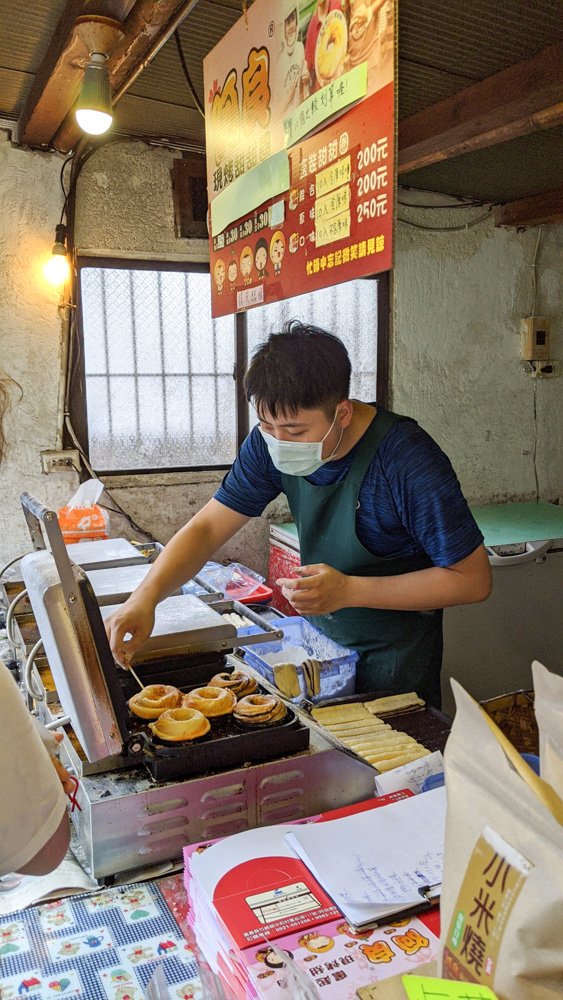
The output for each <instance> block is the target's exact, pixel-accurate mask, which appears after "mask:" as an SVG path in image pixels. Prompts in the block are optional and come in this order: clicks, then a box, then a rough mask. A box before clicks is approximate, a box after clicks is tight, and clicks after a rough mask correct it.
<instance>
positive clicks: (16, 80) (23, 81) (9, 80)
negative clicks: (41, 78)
mask: <svg viewBox="0 0 563 1000" xmlns="http://www.w3.org/2000/svg"><path fill="white" fill-rule="evenodd" d="M32 83H33V73H16V72H15V71H14V70H13V69H12V70H8V69H3V68H1V67H0V114H1V115H6V116H7V117H10V118H17V116H18V115H19V113H20V111H21V109H22V107H23V105H24V101H25V99H26V97H27V92H28V90H29V88H30V87H31V84H32Z"/></svg>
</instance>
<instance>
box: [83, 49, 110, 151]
mask: <svg viewBox="0 0 563 1000" xmlns="http://www.w3.org/2000/svg"><path fill="white" fill-rule="evenodd" d="M105 62H106V57H105V56H104V55H103V54H102V53H100V52H93V53H92V56H91V60H90V62H89V63H88V65H87V67H86V69H85V70H84V79H83V81H82V88H81V90H80V96H79V98H78V101H77V103H76V107H75V110H74V113H75V115H76V121H77V122H78V124H79V126H80V128H81V129H82V130H83V131H84V132H88V134H89V135H102V134H103V133H104V132H107V130H108V128H109V127H110V125H111V123H112V121H113V116H112V110H111V88H110V82H109V72H108V68H107V66H106V64H105Z"/></svg>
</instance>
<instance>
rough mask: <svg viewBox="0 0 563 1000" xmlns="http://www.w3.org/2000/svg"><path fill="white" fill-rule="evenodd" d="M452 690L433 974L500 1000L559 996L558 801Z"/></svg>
mask: <svg viewBox="0 0 563 1000" xmlns="http://www.w3.org/2000/svg"><path fill="white" fill-rule="evenodd" d="M452 686H453V689H454V694H455V698H456V706H457V713H456V716H455V720H454V724H453V727H452V731H451V734H450V737H449V739H448V743H447V746H446V752H445V755H444V756H445V774H446V790H447V798H448V809H447V819H446V838H445V847H444V871H443V879H442V896H441V906H440V910H441V924H442V936H441V940H440V949H441V956H440V958H439V961H438V968H439V969H440V966H441V975H442V976H443V977H444V978H445V979H456V980H459V981H463V982H472V983H482V984H483V985H486V986H488V987H489V988H490V989H492V990H493V991H494V993H495V994H496V995H497V996H498V997H499V1000H553V998H555V997H563V944H562V943H563V801H562V800H561V799H560V798H559V796H558V795H557V794H556V792H555V791H554V789H553V788H552V787H551V786H550V785H548V784H547V783H546V782H545V781H542V779H540V778H539V777H538V776H537V775H536V774H534V772H533V771H532V770H531V768H530V767H529V766H528V764H527V763H526V762H525V761H524V760H522V758H521V756H520V754H519V753H517V751H516V750H515V749H514V747H513V746H512V744H511V743H510V742H509V741H508V740H507V739H506V737H505V736H504V735H503V734H502V733H501V732H500V730H499V729H498V728H497V726H496V725H495V723H494V722H493V721H492V720H491V719H490V718H489V717H488V716H487V715H486V713H485V712H483V710H482V709H481V708H480V707H479V705H478V704H477V703H476V702H475V701H474V700H473V699H472V698H471V697H470V695H468V694H467V692H466V691H464V690H463V688H462V687H461V686H460V685H459V684H457V683H456V682H455V681H453V680H452Z"/></svg>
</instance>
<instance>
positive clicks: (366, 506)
mask: <svg viewBox="0 0 563 1000" xmlns="http://www.w3.org/2000/svg"><path fill="white" fill-rule="evenodd" d="M371 405H375V404H371ZM358 446H359V442H357V444H356V445H354V447H353V448H352V449H351V450H350V451H349V452H348V453H347V454H346V455H344V456H343V457H342V458H339V459H337V460H336V461H334V462H328V463H327V464H326V465H322V466H321V468H320V469H318V470H317V471H316V472H314V473H313V474H312V475H311V476H307V477H306V478H307V481H308V482H310V483H313V484H314V485H316V486H328V485H331V484H334V483H337V482H340V481H341V480H342V479H344V478H345V476H346V474H347V472H348V470H349V469H350V465H351V463H352V460H353V458H354V455H355V453H356V450H357V448H358ZM281 492H282V484H281V476H280V473H279V471H278V469H276V467H275V465H274V463H273V462H272V460H271V458H270V455H269V452H268V448H267V446H266V442H265V441H264V439H263V437H262V435H261V434H260V431H259V429H258V427H254V428H253V430H252V431H251V432H250V434H249V435H248V437H247V438H246V440H245V441H244V442H243V445H242V447H241V449H240V451H239V454H238V456H237V458H236V460H235V462H234V463H233V465H232V468H231V469H230V470H229V472H228V473H227V475H226V476H225V478H224V479H223V482H222V484H221V486H220V487H219V489H218V490H217V492H216V494H215V499H216V500H218V501H219V503H222V504H224V506H225V507H229V508H230V509H231V510H235V511H237V512H238V513H239V514H244V515H246V516H247V517H259V516H260V514H261V513H262V511H263V510H264V508H265V507H266V506H267V504H268V503H270V501H271V500H274V499H275V497H277V496H278V494H279V493H281ZM358 499H359V504H360V506H359V508H358V510H357V513H356V534H357V536H358V539H359V540H360V542H361V543H362V545H363V546H364V547H365V548H366V549H368V550H369V551H370V552H372V553H373V555H375V556H380V557H396V558H399V557H404V556H414V555H420V553H422V552H424V553H426V555H427V556H428V557H429V558H430V559H431V560H432V562H433V563H434V565H435V566H452V565H454V564H455V563H457V562H460V561H461V560H462V559H465V558H466V556H469V555H471V553H472V552H474V551H475V549H476V548H477V547H478V546H479V545H481V543H482V541H483V536H482V534H481V532H480V530H479V528H478V527H477V524H476V523H475V520H474V518H473V516H472V514H471V511H470V510H469V507H468V505H467V501H466V500H465V497H464V496H463V493H462V492H461V487H460V485H459V482H458V479H457V477H456V474H455V472H454V470H453V468H452V465H451V462H450V460H449V459H448V457H447V455H445V454H444V452H443V451H442V449H441V448H440V447H439V446H438V445H437V444H436V442H435V441H434V440H433V439H432V438H431V437H430V435H429V434H427V433H426V431H424V430H422V428H421V427H419V425H418V424H417V423H416V422H415V421H414V420H404V421H399V422H398V423H396V424H394V425H393V427H391V429H390V430H389V431H388V433H387V434H386V436H385V438H384V439H383V441H382V443H381V444H380V446H379V449H378V451H377V452H376V454H375V455H374V457H373V459H372V462H371V464H370V466H369V469H368V471H367V473H366V476H365V478H364V481H363V483H362V485H361V487H360V493H359V497H358Z"/></svg>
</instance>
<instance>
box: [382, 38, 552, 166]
mask: <svg viewBox="0 0 563 1000" xmlns="http://www.w3.org/2000/svg"><path fill="white" fill-rule="evenodd" d="M561 122H563V42H559V43H558V44H556V45H551V46H550V47H549V48H547V49H544V50H543V51H542V52H540V53H538V55H536V56H534V57H533V58H531V59H526V60H525V61H524V62H520V63H517V64H516V65H515V66H509V67H508V69H505V70H502V72H501V73H495V74H494V76H489V77H487V79H486V80H482V81H481V82H480V83H475V84H473V85H472V86H471V87H467V88H466V89H465V90H462V91H461V92H460V93H458V94H454V96H453V97H449V98H447V99H446V100H444V101H439V102H438V103H437V104H433V105H431V106H430V107H428V108H425V109H424V110H423V111H419V112H418V113H417V114H415V115H411V116H410V117H409V118H405V119H404V120H403V121H402V122H399V156H398V170H399V174H404V173H407V172H408V171H410V170H417V169H418V168H419V167H426V166H429V165H430V164H431V163H437V162H439V161H440V160H447V159H450V158H451V157H453V156H460V155H461V154H462V153H469V152H472V151H473V150H476V149H484V148H486V147H488V146H494V145H496V144H497V143H500V142H506V141H507V140H509V139H514V138H516V137H517V136H520V135H527V134H528V133H529V132H533V131H534V130H536V129H544V128H550V127H552V126H553V125H558V124H560V123H561Z"/></svg>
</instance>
